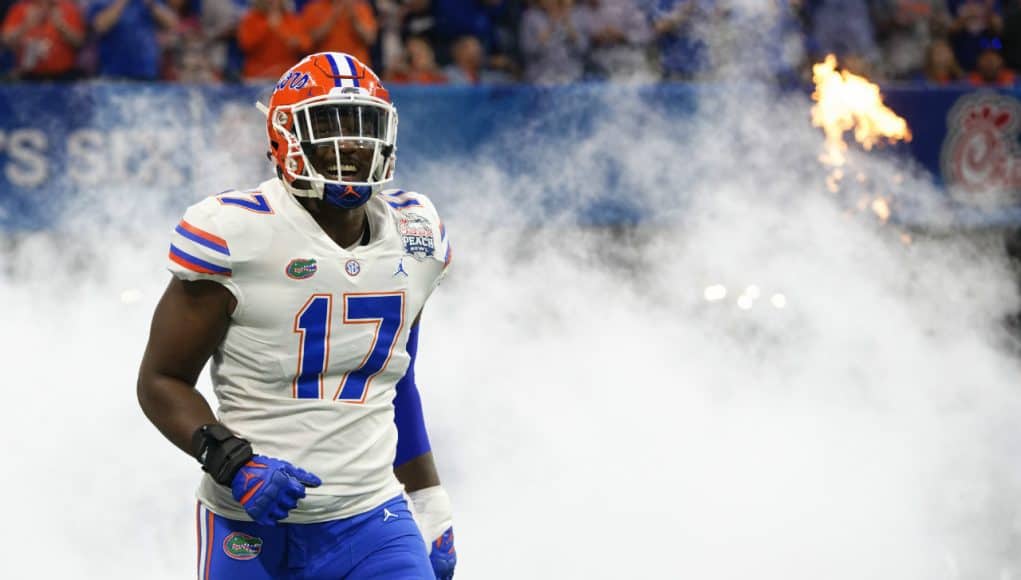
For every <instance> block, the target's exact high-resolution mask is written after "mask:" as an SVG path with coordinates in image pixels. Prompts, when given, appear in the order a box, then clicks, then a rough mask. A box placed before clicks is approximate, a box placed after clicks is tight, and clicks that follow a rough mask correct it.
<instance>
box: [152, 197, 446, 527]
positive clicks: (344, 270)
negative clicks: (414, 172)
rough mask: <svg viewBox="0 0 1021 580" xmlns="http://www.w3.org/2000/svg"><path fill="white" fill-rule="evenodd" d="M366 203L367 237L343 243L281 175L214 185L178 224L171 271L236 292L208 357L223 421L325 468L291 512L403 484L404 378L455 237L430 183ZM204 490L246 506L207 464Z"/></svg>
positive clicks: (325, 516)
mask: <svg viewBox="0 0 1021 580" xmlns="http://www.w3.org/2000/svg"><path fill="white" fill-rule="evenodd" d="M366 210H367V215H368V220H369V230H370V233H371V237H370V239H369V242H368V244H366V245H358V246H355V247H353V248H349V249H344V248H341V247H340V246H338V245H337V244H336V243H335V242H334V241H333V240H332V239H330V237H329V236H327V235H326V233H325V232H324V231H323V230H322V229H321V228H320V227H319V225H318V224H317V223H316V221H315V220H314V219H313V218H312V216H311V215H310V214H309V213H308V212H307V211H306V210H305V209H304V208H303V207H302V206H301V205H300V204H299V203H298V201H297V200H296V199H295V198H294V197H293V196H292V195H291V194H290V193H288V192H287V191H286V190H285V189H284V186H283V184H282V183H281V182H280V181H279V180H277V179H272V180H269V181H266V182H264V183H262V184H261V185H260V186H259V188H258V189H256V190H251V191H245V192H238V191H228V192H224V193H222V194H219V195H217V196H215V197H209V198H206V199H205V200H203V201H201V202H199V203H197V204H195V205H193V206H191V207H190V208H188V211H187V212H186V213H185V215H184V219H183V220H182V221H181V223H180V224H178V226H177V228H176V229H175V230H174V235H173V241H172V244H171V248H170V254H169V258H170V261H171V263H170V270H171V272H173V274H174V275H175V276H177V277H178V278H181V279H184V280H200V279H205V280H214V281H216V282H219V283H220V284H223V285H224V286H226V287H227V288H228V289H229V290H230V291H231V292H232V293H233V294H234V296H235V297H236V298H237V308H236V309H235V310H234V313H233V315H232V316H231V322H230V325H229V327H228V329H227V334H226V337H225V338H224V339H223V342H222V343H221V344H220V346H219V347H218V348H217V350H216V353H215V354H214V355H213V361H212V381H213V390H214V391H215V393H216V397H217V399H218V400H219V409H218V413H217V415H218V417H219V419H220V421H221V422H223V424H224V425H226V426H227V428H229V429H230V430H231V431H233V432H234V433H236V434H237V435H238V436H239V437H243V438H245V439H247V440H249V441H251V443H252V448H253V449H254V451H255V453H257V454H260V455H266V456H270V457H277V458H280V459H284V460H286V461H289V462H291V463H293V464H294V465H296V466H298V467H301V468H303V469H306V470H308V471H311V472H312V473H314V474H316V475H318V476H319V477H320V478H321V479H322V480H323V484H322V486H320V487H318V488H313V489H309V490H307V493H308V496H307V497H306V498H305V499H304V500H302V502H301V503H299V504H298V507H297V509H295V510H293V511H291V513H290V515H289V516H288V518H287V519H286V520H284V521H286V522H316V521H325V520H331V519H339V518H344V517H349V516H352V515H356V514H359V513H362V512H365V511H367V510H369V509H372V508H373V507H376V506H378V505H379V504H381V503H383V502H385V501H386V500H388V499H390V498H392V497H394V496H396V495H398V494H400V493H401V491H402V489H403V488H402V486H401V484H400V483H399V482H398V481H397V479H396V478H395V477H394V474H393V460H394V455H395V452H396V445H397V429H396V427H395V426H394V408H393V399H394V395H395V386H396V384H397V382H398V381H399V380H400V379H401V378H402V377H403V376H404V374H405V372H406V371H407V368H408V364H409V362H410V356H409V355H408V352H407V349H406V346H407V341H408V334H409V331H410V329H411V326H412V323H413V322H414V321H415V319H416V317H417V316H418V314H419V312H420V311H421V310H422V306H423V305H424V304H425V301H426V299H427V298H428V297H429V295H430V294H431V293H432V291H433V289H434V288H435V287H436V285H437V284H438V283H439V280H440V278H441V277H442V276H443V274H444V272H445V271H446V266H447V264H449V261H450V247H449V244H448V242H447V239H446V232H445V230H444V227H443V224H442V223H441V221H440V219H439V216H438V215H437V214H436V210H435V208H434V207H433V205H432V203H431V202H430V201H429V199H428V198H427V197H425V196H424V195H421V194H417V193H412V192H403V191H400V190H387V191H384V192H382V193H381V194H378V195H374V196H373V197H372V198H370V199H369V201H368V203H367V205H366ZM198 497H199V499H200V500H201V501H202V502H203V503H204V504H205V505H206V506H207V507H209V509H211V510H212V511H213V512H215V513H218V514H220V515H223V516H225V517H228V518H231V519H239V520H250V519H251V518H249V517H248V516H247V514H246V513H245V511H244V509H243V508H242V507H241V506H240V505H239V504H238V503H237V502H236V501H235V500H234V499H233V498H232V497H231V493H230V489H228V488H227V487H225V486H221V485H218V484H217V483H215V482H214V481H213V480H212V478H210V477H209V476H208V475H206V476H205V477H204V479H203V481H202V483H201V485H200V486H199V491H198Z"/></svg>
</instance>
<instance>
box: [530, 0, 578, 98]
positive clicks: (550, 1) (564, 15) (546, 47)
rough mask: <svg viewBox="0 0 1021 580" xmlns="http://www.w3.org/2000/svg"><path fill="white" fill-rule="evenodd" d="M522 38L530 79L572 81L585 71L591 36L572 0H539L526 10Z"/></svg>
mask: <svg viewBox="0 0 1021 580" xmlns="http://www.w3.org/2000/svg"><path fill="white" fill-rule="evenodd" d="M519 42H520V46H521V54H522V56H523V57H524V68H525V80H526V81H527V82H529V83H533V84H540V85H549V84H561V83H570V82H573V81H577V80H579V79H581V77H582V75H583V74H584V72H585V51H586V49H587V48H588V40H587V38H586V37H585V32H584V30H583V28H582V23H581V19H580V14H579V12H578V10H577V9H576V8H575V7H574V6H573V2H572V0H538V2H536V3H535V4H534V5H533V6H531V7H530V8H528V9H527V10H525V13H524V14H523V15H522V17H521V30H520V41H519Z"/></svg>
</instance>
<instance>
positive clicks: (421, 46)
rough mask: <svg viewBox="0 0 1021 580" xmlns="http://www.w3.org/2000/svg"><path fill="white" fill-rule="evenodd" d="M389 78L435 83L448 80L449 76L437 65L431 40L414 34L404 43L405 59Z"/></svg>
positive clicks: (392, 71) (403, 81)
mask: <svg viewBox="0 0 1021 580" xmlns="http://www.w3.org/2000/svg"><path fill="white" fill-rule="evenodd" d="M389 80H390V81H392V82H395V83H406V84H415V85H434V84H442V83H445V82H447V77H445V76H444V75H443V73H442V72H440V69H439V67H438V66H437V65H436V55H435V53H433V49H432V47H431V46H430V45H429V42H428V41H427V40H426V39H424V38H422V37H419V36H412V37H411V38H409V39H408V41H407V42H406V43H405V45H404V60H403V61H402V62H400V63H399V64H398V65H397V66H396V67H395V68H394V69H393V70H391V71H390V75H389Z"/></svg>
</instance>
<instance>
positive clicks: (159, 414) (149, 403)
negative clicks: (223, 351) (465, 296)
mask: <svg viewBox="0 0 1021 580" xmlns="http://www.w3.org/2000/svg"><path fill="white" fill-rule="evenodd" d="M345 161H347V159H345ZM362 165H363V164H361V163H359V173H361V172H362V171H365V172H366V173H367V171H368V169H367V168H363V167H361V166H362ZM297 199H298V201H299V202H300V203H301V204H302V206H303V207H305V209H306V210H308V212H309V213H310V214H311V215H312V217H314V218H315V220H316V222H317V223H318V224H319V225H320V227H322V229H323V231H324V232H326V234H327V235H329V236H330V238H331V239H333V241H334V242H336V243H337V244H338V245H340V246H341V247H349V246H352V245H354V244H356V243H358V241H359V240H360V239H361V237H362V234H363V232H364V228H365V224H366V216H365V208H364V207H359V208H357V209H353V210H344V209H341V208H338V207H335V206H332V205H329V204H326V203H323V202H322V201H320V200H315V199H308V198H297ZM236 307H237V300H236V299H235V298H234V295H233V294H231V293H230V291H229V290H227V288H226V287H224V286H222V285H221V284H218V283H216V282H212V281H207V280H199V281H195V282H187V281H182V280H179V279H177V278H176V277H175V278H172V279H171V280H170V284H169V285H167V289H166V290H165V291H164V293H163V297H162V298H161V299H160V302H159V304H158V305H157V306H156V311H155V313H154V314H153V319H152V326H151V328H150V331H149V342H148V344H147V345H146V349H145V355H144V356H143V357H142V365H141V368H140V369H139V371H138V387H137V390H138V403H139V405H140V406H141V407H142V411H143V412H144V413H145V416H146V417H148V418H149V420H150V421H151V422H152V423H153V425H155V426H156V428H157V429H159V430H160V432H161V433H163V435H164V436H165V437H166V438H167V439H169V440H170V441H171V442H172V443H173V444H174V445H176V446H177V447H178V448H180V449H181V450H182V451H184V452H185V453H188V454H189V455H194V453H195V450H194V449H192V448H191V438H192V434H194V433H195V431H196V430H197V429H198V428H199V427H201V426H202V425H206V424H209V423H215V422H216V415H215V414H214V413H213V410H212V409H211V408H210V406H209V403H208V402H206V400H205V398H204V397H203V396H202V395H201V394H200V393H199V392H198V391H197V390H196V389H195V383H196V381H197V380H198V377H199V374H200V373H201V372H202V368H203V367H204V366H205V364H206V361H208V360H209V358H210V357H211V356H212V355H213V353H214V352H215V351H216V348H217V346H219V344H220V342H222V341H223V338H224V336H225V335H226V333H227V327H228V326H229V325H230V317H231V314H232V313H233V312H234V309H235V308H236ZM418 320H419V319H418V318H416V319H415V322H414V324H418ZM280 459H284V460H287V459H288V458H286V457H281V458H280ZM298 467H302V466H300V465H299V466H298ZM394 474H395V475H396V476H397V479H398V480H399V481H400V482H401V483H403V484H404V486H405V489H407V491H409V492H411V491H416V490H419V489H424V488H426V487H432V486H436V485H439V484H440V479H439V475H438V474H437V472H436V465H435V463H434V462H433V456H432V452H427V453H423V454H422V455H419V456H418V457H415V458H414V459H411V460H410V461H407V462H405V463H403V464H401V465H400V466H398V467H396V468H395V469H394Z"/></svg>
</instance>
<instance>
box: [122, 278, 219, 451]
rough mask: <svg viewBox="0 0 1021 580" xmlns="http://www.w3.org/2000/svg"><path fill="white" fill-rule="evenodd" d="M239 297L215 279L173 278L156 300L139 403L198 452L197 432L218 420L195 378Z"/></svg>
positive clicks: (169, 434) (166, 431)
mask: <svg viewBox="0 0 1021 580" xmlns="http://www.w3.org/2000/svg"><path fill="white" fill-rule="evenodd" d="M235 304H236V300H235V299H234V296H233V295H232V294H231V293H230V291H228V290H227V289H226V288H224V287H223V286H221V285H220V284H217V283H216V282H211V281H206V280H199V281H195V282H184V281H181V280H179V279H177V278H174V279H172V280H171V281H170V284H169V285H168V286H167V289H166V291H165V292H164V293H163V298H161V299H160V302H159V305H157V306H156V312H155V314H154V315H153V319H152V327H151V329H150V331H149V344H148V345H147V346H146V349H145V355H144V356H143V357H142V366H141V368H140V369H139V371H138V403H139V405H141V407H142V411H143V412H144V413H145V416H146V417H148V418H149V420H150V421H152V423H153V425H155V426H156V428H157V429H159V430H160V432H161V433H163V435H164V436H165V437H166V438H167V439H169V440H170V441H171V442H172V443H173V444H174V445H176V446H177V447H178V448H180V449H181V450H182V451H184V452H185V453H188V454H189V455H194V453H195V450H194V449H193V448H192V435H193V434H194V433H195V431H196V430H198V428H199V427H201V426H202V425H207V424H210V423H215V422H216V416H215V415H214V414H213V411H212V409H210V407H209V404H208V403H207V402H206V400H205V398H203V397H202V395H201V394H200V393H199V392H198V391H197V390H195V381H196V380H197V379H198V376H199V373H201V372H202V367H203V366H205V364H206V361H207V360H209V357H210V356H212V354H213V352H214V351H215V350H216V347H217V345H218V344H219V343H220V341H221V340H223V337H224V335H225V334H226V332H227V326H228V323H229V321H230V313H231V312H232V311H233V309H234V306H235Z"/></svg>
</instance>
